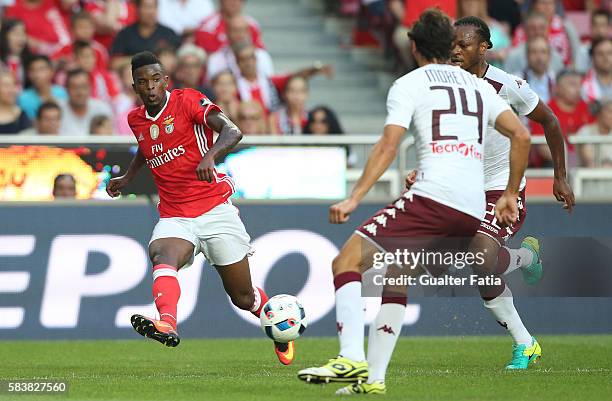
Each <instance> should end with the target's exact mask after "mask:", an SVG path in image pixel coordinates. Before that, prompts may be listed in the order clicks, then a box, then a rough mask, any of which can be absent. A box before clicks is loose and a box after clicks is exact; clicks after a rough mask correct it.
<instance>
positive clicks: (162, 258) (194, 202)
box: [106, 52, 294, 365]
mask: <svg viewBox="0 0 612 401" xmlns="http://www.w3.org/2000/svg"><path fill="white" fill-rule="evenodd" d="M132 77H133V79H134V84H133V88H134V91H135V92H136V93H137V94H138V96H140V98H141V99H142V102H143V103H144V106H140V107H139V108H136V109H134V110H132V111H131V112H130V114H129V115H128V123H129V125H130V127H131V129H132V131H133V133H134V136H135V137H136V140H137V141H138V152H137V153H136V155H135V156H134V158H133V160H132V162H131V163H130V166H129V167H128V170H127V171H126V173H125V174H124V175H123V176H121V177H117V178H114V179H112V180H110V182H109V183H108V186H107V188H106V191H107V192H108V194H109V195H110V196H112V197H116V196H118V195H119V194H120V191H121V189H123V188H124V187H125V186H126V185H128V184H129V183H130V181H132V179H133V178H134V176H135V175H136V173H137V172H138V170H140V168H141V167H142V166H143V165H144V164H145V163H146V164H147V166H148V167H149V169H150V170H151V173H152V174H153V179H154V181H155V184H156V186H157V189H158V192H159V199H160V201H159V206H158V208H159V214H160V219H159V222H158V223H157V224H156V226H155V229H154V230H153V234H152V236H151V241H150V242H149V257H150V258H151V262H152V264H153V280H154V281H153V298H154V299H155V306H156V307H157V310H158V312H159V315H160V319H159V320H156V319H151V318H148V317H145V316H142V315H133V316H132V319H131V321H132V326H133V327H134V329H135V330H136V331H137V332H138V333H139V334H141V335H143V336H145V337H149V338H152V339H154V340H157V341H159V342H161V343H162V344H165V345H166V346H169V347H176V346H177V345H178V344H179V341H180V339H179V336H178V333H177V329H176V324H177V314H176V310H177V303H178V300H179V296H180V292H181V290H180V286H179V282H178V280H177V271H178V269H180V268H183V267H187V266H189V265H190V264H191V263H192V262H193V258H194V256H195V255H196V254H197V253H199V252H201V253H203V254H204V256H205V257H206V259H207V260H208V261H209V262H210V264H212V265H214V266H215V268H216V269H217V271H218V272H219V275H220V276H221V280H222V281H223V287H224V288H225V291H226V292H227V294H228V295H229V296H230V298H231V300H232V302H233V303H234V305H236V306H237V307H239V308H240V309H244V310H248V311H251V312H252V313H253V314H254V315H255V316H259V313H260V311H261V309H262V307H263V305H264V304H265V303H266V301H267V299H268V297H267V296H266V294H265V293H264V291H263V290H262V289H261V288H259V287H254V286H253V285H252V284H251V274H250V271H249V262H248V259H247V257H248V255H249V253H250V252H251V247H250V237H249V235H248V234H247V232H246V230H245V228H244V225H243V224H242V221H241V220H240V217H239V215H238V209H236V207H235V206H233V205H232V203H231V201H230V200H229V197H230V196H231V195H232V194H233V193H234V183H233V182H232V180H231V178H230V177H228V176H226V175H224V174H222V173H219V172H217V171H216V169H215V160H217V159H219V158H221V157H223V156H224V155H226V154H227V153H228V152H229V151H230V150H231V149H232V148H234V146H236V144H237V143H238V142H239V141H240V139H241V138H242V133H241V132H240V130H239V129H238V128H237V127H236V125H235V124H234V123H233V122H232V121H230V120H229V119H228V118H227V117H226V116H225V115H224V114H223V112H222V111H221V109H220V108H219V107H218V106H217V105H215V104H213V103H212V102H211V101H210V100H209V99H208V98H207V97H206V96H204V95H203V94H201V93H200V92H198V91H196V90H193V89H180V90H174V91H172V92H168V91H167V90H166V89H167V87H168V76H166V74H165V72H164V69H163V67H162V65H161V64H160V62H159V60H158V59H157V57H156V56H155V55H154V54H152V53H150V52H142V53H138V54H136V55H135V56H134V57H133V58H132ZM213 131H215V132H218V133H219V137H218V139H217V141H216V142H214V143H213ZM274 348H275V352H276V354H277V356H278V359H279V360H280V361H281V363H283V364H285V365H288V364H290V363H291V362H292V361H293V358H294V344H293V342H290V343H288V344H284V343H275V347H274Z"/></svg>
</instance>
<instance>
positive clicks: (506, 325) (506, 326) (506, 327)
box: [497, 320, 508, 330]
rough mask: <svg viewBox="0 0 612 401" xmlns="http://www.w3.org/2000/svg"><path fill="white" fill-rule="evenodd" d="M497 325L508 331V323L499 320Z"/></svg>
mask: <svg viewBox="0 0 612 401" xmlns="http://www.w3.org/2000/svg"><path fill="white" fill-rule="evenodd" d="M497 323H499V325H500V326H501V327H503V328H504V329H506V330H508V323H506V322H500V321H499V320H498V321H497Z"/></svg>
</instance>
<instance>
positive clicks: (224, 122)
mask: <svg viewBox="0 0 612 401" xmlns="http://www.w3.org/2000/svg"><path fill="white" fill-rule="evenodd" d="M206 123H207V124H208V126H209V127H210V128H212V129H213V130H214V131H216V132H218V133H219V137H218V138H217V141H216V142H215V144H214V145H213V147H212V148H211V149H210V150H209V151H208V152H207V153H206V154H205V155H204V157H203V158H202V161H201V162H200V164H198V167H197V168H196V174H197V176H198V179H199V180H201V181H208V182H212V181H213V180H214V178H215V175H214V169H215V160H218V159H219V158H222V157H223V156H225V155H226V154H228V153H229V152H230V151H231V150H232V149H233V148H234V147H235V146H236V145H237V144H238V142H240V140H241V139H242V132H240V129H239V128H238V127H237V126H236V124H234V123H233V122H232V121H231V120H230V119H229V118H227V116H226V115H225V114H223V112H220V111H217V110H212V111H211V112H210V113H209V114H208V117H207V118H206Z"/></svg>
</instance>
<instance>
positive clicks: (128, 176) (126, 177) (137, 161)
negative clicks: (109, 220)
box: [106, 150, 145, 198]
mask: <svg viewBox="0 0 612 401" xmlns="http://www.w3.org/2000/svg"><path fill="white" fill-rule="evenodd" d="M144 164H145V158H144V156H143V155H142V154H141V153H140V150H138V151H137V152H136V154H135V155H134V157H133V158H132V161H131V162H130V165H129V167H128V169H127V171H126V172H125V174H123V175H122V176H121V177H117V178H113V179H111V180H110V181H109V182H108V184H106V193H107V194H108V195H109V196H110V197H112V198H116V197H117V196H119V195H120V194H121V190H122V189H123V188H124V187H125V186H126V185H128V184H129V183H130V182H131V181H132V180H133V179H134V177H136V174H137V173H138V171H139V170H140V169H141V168H142V166H143V165H144Z"/></svg>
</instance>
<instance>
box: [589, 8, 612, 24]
mask: <svg viewBox="0 0 612 401" xmlns="http://www.w3.org/2000/svg"><path fill="white" fill-rule="evenodd" d="M602 15H603V16H604V17H606V19H607V20H608V23H610V11H608V10H606V9H605V8H598V9H597V10H595V11H593V13H592V14H591V22H593V20H594V19H595V17H599V16H602Z"/></svg>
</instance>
